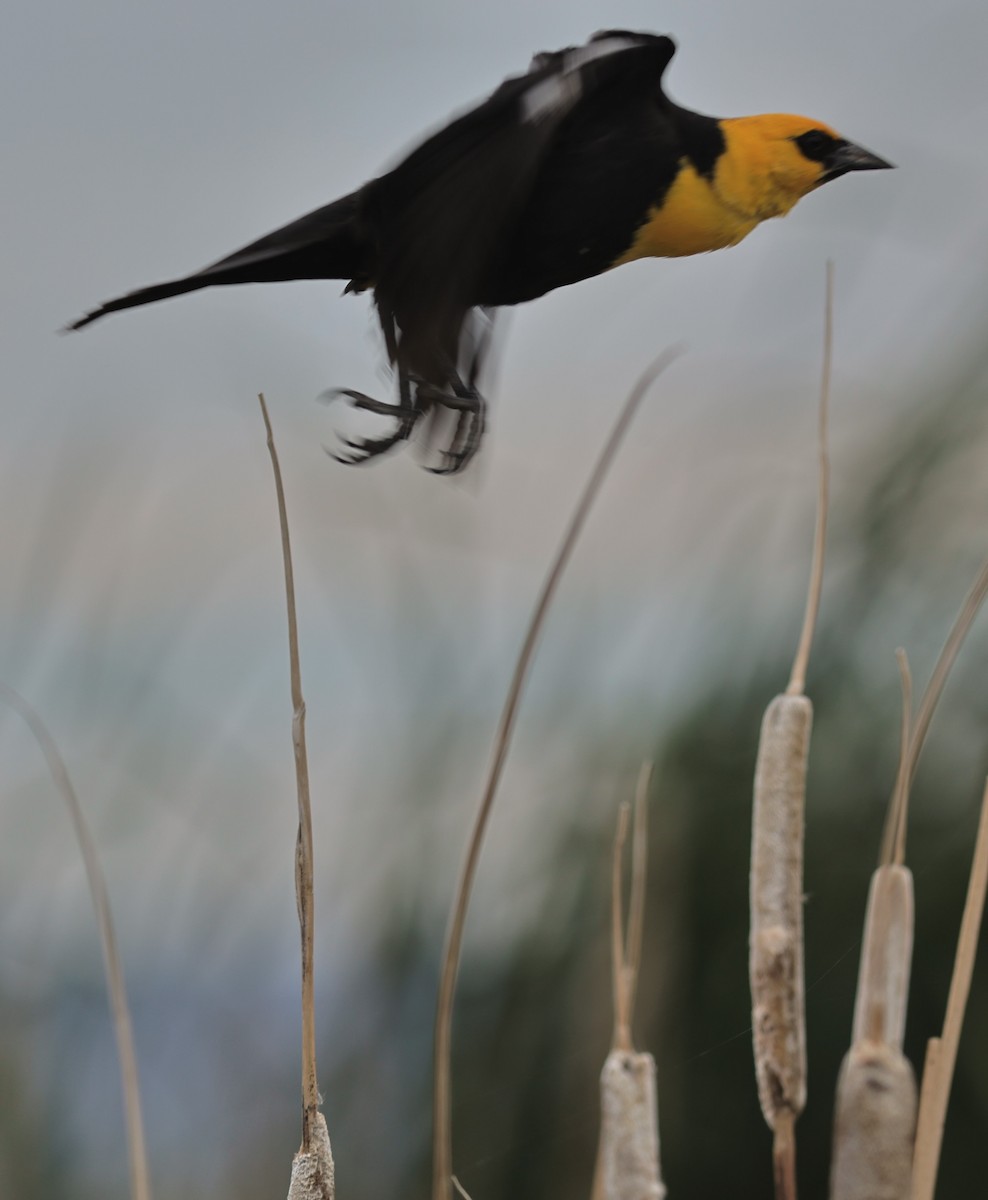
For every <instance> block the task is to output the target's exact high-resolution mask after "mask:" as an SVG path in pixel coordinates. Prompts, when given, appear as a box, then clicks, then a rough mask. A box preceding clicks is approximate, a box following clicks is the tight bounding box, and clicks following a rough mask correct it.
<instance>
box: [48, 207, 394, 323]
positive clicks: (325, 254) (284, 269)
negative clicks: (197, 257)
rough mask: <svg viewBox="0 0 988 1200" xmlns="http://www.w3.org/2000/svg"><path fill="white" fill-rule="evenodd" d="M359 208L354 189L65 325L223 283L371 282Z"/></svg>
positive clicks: (362, 283) (109, 301) (366, 242)
mask: <svg viewBox="0 0 988 1200" xmlns="http://www.w3.org/2000/svg"><path fill="white" fill-rule="evenodd" d="M357 212H358V206H357V193H355V192H354V193H351V194H350V195H349V196H343V197H342V198H341V199H339V200H336V201H334V202H333V203H332V204H327V205H326V206H325V207H323V208H319V209H316V211H315V212H311V213H309V214H308V215H307V216H304V217H300V218H299V219H298V220H297V221H293V222H292V223H291V224H290V225H285V226H283V227H282V228H281V229H276V230H275V231H274V233H269V234H268V235H267V236H266V237H263V238H261V239H260V240H259V241H256V242H251V244H250V245H249V246H244V248H243V249H242V250H238V251H237V252H236V253H235V254H231V255H229V256H228V257H227V258H222V259H220V261H219V262H216V263H213V264H212V265H211V266H208V267H205V268H203V270H201V271H197V272H196V273H195V274H193V275H186V276H185V277H184V278H182V279H172V280H169V281H168V282H167V283H156V284H152V285H151V286H150V287H144V288H139V289H138V290H137V291H136V292H128V293H127V294H126V295H125V296H118V297H117V298H116V299H115V300H108V301H107V302H106V304H101V305H100V307H99V308H96V309H93V311H92V312H89V313H86V315H85V316H84V317H80V318H79V320H78V321H73V322H72V323H71V324H70V325H68V326H66V328H67V329H82V328H83V327H84V326H85V325H89V324H90V323H91V322H92V321H95V320H98V319H99V318H100V317H105V316H106V315H107V313H113V312H120V310H121V309H124V308H135V307H137V306H138V305H141V304H153V303H154V301H156V300H165V299H167V298H168V297H169V296H180V295H182V294H183V293H184V292H195V291H198V290H199V288H204V287H213V286H218V285H223V284H233V283H271V282H275V281H278V280H288V279H347V280H350V281H353V282H354V283H355V284H356V285H357V286H358V287H363V286H366V284H367V283H369V282H371V280H370V274H371V268H372V264H371V261H370V251H369V243H368V240H367V239H366V237H365V236H362V234H361V230H360V223H359V220H358V216H357Z"/></svg>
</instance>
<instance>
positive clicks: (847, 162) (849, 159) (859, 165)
mask: <svg viewBox="0 0 988 1200" xmlns="http://www.w3.org/2000/svg"><path fill="white" fill-rule="evenodd" d="M894 166H895V164H894V163H890V162H888V161H887V160H886V159H884V158H879V157H878V155H877V154H872V152H871V151H870V150H865V148H864V147H863V146H855V144H854V143H853V142H842V143H841V145H839V146H837V147H836V148H835V149H834V150H833V151H831V153H830V154H828V155H827V157H826V158H825V159H824V161H823V176H822V177H821V179H820V182H821V183H826V182H827V181H828V180H831V179H837V178H838V177H839V176H841V175H846V174H847V172H848V171H882V170H885V169H886V168H888V167H894Z"/></svg>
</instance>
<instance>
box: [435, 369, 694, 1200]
mask: <svg viewBox="0 0 988 1200" xmlns="http://www.w3.org/2000/svg"><path fill="white" fill-rule="evenodd" d="M680 353H681V351H680V350H679V349H678V348H675V349H672V350H667V351H665V352H664V353H663V354H661V355H659V357H658V358H657V359H656V360H655V361H654V362H653V363H652V364H651V365H650V366H649V367H648V368H647V369H646V370H645V372H644V373H643V374H642V375H641V377H640V378H639V380H638V382H637V383H636V384H635V386H634V387H633V388H632V389H631V392H630V394H629V396H628V398H627V400H626V401H625V403H624V406H623V407H622V409H621V412H620V414H619V415H618V419H617V421H616V422H615V424H614V428H613V429H612V431H611V434H610V437H609V438H608V439H607V442H606V443H605V445H604V448H603V450H602V451H601V453H600V457H599V458H598V459H597V462H596V464H595V466H594V468H593V471H592V472H591V474H590V478H589V480H588V481H587V483H586V486H585V487H584V490H583V493H582V495H581V496H580V499H579V501H578V502H577V505H576V508H575V509H574V511H573V515H572V516H571V518H570V522H569V525H568V527H567V529H566V532H565V534H564V535H563V539H562V541H561V542H560V545H559V549H558V550H557V552H556V557H555V559H554V561H553V563H552V566H551V567H550V568H549V573H548V574H547V576H546V579H545V582H544V583H543V585H542V591H541V592H540V593H539V597H538V600H537V601H536V603H535V607H534V609H533V611H532V616H531V619H530V621H529V624H528V629H527V630H526V632H525V637H524V640H523V641H522V647H521V650H520V652H519V655H518V660H517V662H516V664H515V670H514V674H513V676H512V678H511V683H510V685H509V687H508V694H507V697H506V699H505V702H504V708H503V709H502V710H501V717H500V720H499V722H498V728H497V732H496V734H495V736H494V749H493V753H492V755H491V763H490V767H489V768H488V773H487V781H486V783H485V785H484V791H483V794H482V796H481V799H480V804H479V806H478V808H477V812H476V814H475V816H474V820H473V826H472V827H471V830H470V834H469V836H468V838H467V845H466V850H465V853H464V857H463V863H462V866H461V867H460V874H459V878H458V880H457V884H456V891H455V893H454V897H453V903H452V906H451V909H450V917H449V924H448V926H447V930H446V940H445V945H444V948H443V959H442V968H441V970H440V977H439V990H438V995H437V999H436V1023H435V1043H434V1051H433V1105H432V1197H433V1200H452V1180H453V1132H452V1070H451V1067H452V1062H451V1059H452V1037H453V998H454V994H455V991H456V978H457V974H458V973H459V968H460V957H461V954H462V949H463V930H464V927H465V925H466V918H467V909H468V908H469V905H470V896H471V894H472V892H473V883H474V879H475V877H476V874H477V866H478V863H479V862H480V851H481V847H482V845H483V841H484V834H485V832H486V830H487V824H488V821H489V820H490V815H491V811H492V809H493V806H494V797H495V795H496V794H497V788H498V784H499V783H500V780H501V774H502V772H503V770H504V763H505V760H506V759H507V756H508V749H509V747H510V745H511V738H512V734H513V733H514V727H515V721H516V719H517V715H518V705H519V703H520V701H521V696H522V692H523V690H524V687H525V682H526V680H527V679H528V673H529V670H530V669H531V665H532V659H533V656H534V654H535V647H536V645H537V643H538V640H539V635H540V634H541V632H542V628H543V626H544V624H545V618H546V614H547V612H548V610H549V606H550V604H551V602H552V599H553V596H554V595H555V593H556V589H557V588H558V586H559V581H560V579H561V578H562V575H563V572H564V570H565V569H566V565H567V563H568V562H569V560H570V557H571V556H572V553H573V548H574V546H575V545H576V542H577V539H578V538H579V536H580V532H581V531H582V529H583V526H584V524H585V523H586V519H587V516H588V515H589V513H590V510H591V508H592V507H593V504H594V501H595V500H596V498H597V496H598V494H599V492H600V488H601V485H602V484H603V482H604V479H605V478H606V476H607V472H608V470H609V469H610V466H611V464H612V462H613V461H614V457H615V455H616V454H617V451H618V449H619V447H620V445H621V442H622V441H623V440H624V436H625V434H626V433H627V431H628V428H629V426H630V425H631V422H632V420H633V418H634V416H635V413H636V412H637V411H638V408H639V407H640V405H641V402H642V400H644V398H645V395H646V393H647V392H648V389H649V388H650V387H651V385H652V384H653V383H654V382H655V380H656V379H657V378H658V377H659V375H661V374H662V372H663V371H665V369H666V368H667V367H668V366H669V365H670V364H671V363H672V362H673V361H674V360H675V358H677V357H678V355H679V354H680Z"/></svg>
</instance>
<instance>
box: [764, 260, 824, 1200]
mask: <svg viewBox="0 0 988 1200" xmlns="http://www.w3.org/2000/svg"><path fill="white" fill-rule="evenodd" d="M833 349H834V265H833V263H832V262H828V263H827V276H826V290H825V297H824V316H823V364H822V368H821V376H820V401H819V407H818V414H819V415H818V423H817V449H818V470H817V505H816V525H815V529H814V533H813V557H812V566H811V568H810V581H809V586H808V587H807V592H806V609H805V612H804V615H803V627H802V629H801V631H800V635H799V643H798V646H797V648H796V654H795V656H794V658H793V664H792V672H791V674H790V676H789V683H788V685H787V687H786V691H785V694H784V695H782V696H777V697H776V698H775V699H774V700H773V701H772V702H771V704H770V705H769V706H768V709H767V710H766V712H765V717H764V720H763V721H762V729H761V736H760V739H759V745H758V758H757V765H756V768H755V798H754V811H753V813H752V834H751V884H750V904H751V931H750V942H749V958H748V972H749V977H750V981H751V1009H752V1014H751V1024H752V1037H753V1041H754V1054H755V1077H756V1080H757V1083H758V1099H759V1102H760V1104H761V1108H762V1113H763V1115H764V1117H765V1120H766V1122H767V1123H768V1126H769V1128H770V1129H771V1130H772V1132H773V1148H772V1162H773V1174H774V1178H775V1195H776V1198H777V1200H795V1197H796V1134H795V1122H796V1118H797V1117H798V1116H799V1114H800V1113H801V1112H802V1111H803V1107H804V1105H805V1104H806V1015H805V1001H804V983H803V836H804V833H803V828H804V810H805V807H806V760H807V756H808V754H809V743H810V731H811V728H812V724H813V706H812V705H811V704H810V702H809V700H807V699H806V697H805V696H804V695H803V692H804V689H805V686H806V670H807V666H808V664H809V658H810V649H811V647H812V644H813V633H814V630H815V628H816V619H817V614H818V612H819V609H820V593H821V590H822V587H823V565H824V553H825V548H826V542H827V510H828V507H829V498H830V454H829V450H828V446H827V421H828V416H829V409H830V378H831V368H832V363H833Z"/></svg>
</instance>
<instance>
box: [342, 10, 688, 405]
mask: <svg viewBox="0 0 988 1200" xmlns="http://www.w3.org/2000/svg"><path fill="white" fill-rule="evenodd" d="M674 52H675V44H674V43H673V42H672V40H671V39H670V38H667V37H658V36H654V35H649V34H639V33H627V32H624V31H617V30H615V31H607V32H605V33H600V34H597V35H595V37H593V38H591V40H590V41H589V42H588V43H587V44H586V45H584V46H578V47H570V48H568V49H565V50H560V51H555V52H552V53H547V54H539V55H536V57H535V58H534V59H533V61H532V65H531V67H530V68H529V70H528V72H527V73H526V74H525V75H521V76H517V77H514V78H511V79H508V80H506V81H505V82H504V83H502V84H501V86H500V87H499V88H498V89H497V91H495V92H494V93H493V95H491V96H490V97H489V99H487V100H486V101H484V102H483V103H482V104H480V105H478V106H477V107H476V108H474V109H472V110H471V111H469V112H467V113H465V114H464V115H463V116H461V117H458V118H456V119H455V120H453V121H452V122H450V124H448V125H447V126H445V127H444V128H443V129H441V130H440V131H439V132H438V133H436V134H434V135H433V136H432V137H431V138H429V139H428V140H427V141H426V142H424V143H423V144H422V145H421V146H419V147H418V148H417V149H416V150H413V151H412V153H411V154H409V155H408V157H407V158H405V159H404V160H403V161H402V162H401V163H399V164H398V166H396V167H395V168H394V170H392V171H390V172H389V173H388V174H386V175H383V176H381V177H380V178H378V179H375V180H372V181H371V182H370V183H368V184H367V185H366V186H365V188H364V189H362V191H361V192H360V193H359V203H360V208H361V213H362V218H363V222H364V225H365V227H366V228H367V230H368V231H369V235H370V236H371V238H372V240H373V242H374V251H373V257H374V260H375V263H376V269H375V273H374V280H373V282H374V288H375V295H376V299H377V303H378V306H379V308H380V310H381V318H382V322H383V323H384V324H385V327H386V328H387V327H388V325H389V324H391V323H392V322H393V323H394V324H397V326H398V328H399V329H400V332H401V342H400V347H399V351H398V356H399V359H400V360H401V363H402V365H403V366H404V367H405V368H407V369H410V370H412V371H415V372H418V373H419V374H422V375H425V376H426V377H429V378H432V379H434V380H435V381H436V382H443V381H444V377H446V376H448V371H449V369H450V367H451V366H452V365H453V364H455V361H456V357H457V348H458V340H459V334H460V330H461V328H462V325H463V321H464V318H465V316H466V313H467V312H468V311H469V310H470V309H471V308H472V307H474V306H476V305H477V304H479V303H481V302H482V301H483V299H484V297H483V295H482V291H483V287H484V283H485V280H487V279H488V278H489V277H490V274H491V266H492V263H493V262H495V261H496V259H497V256H498V254H499V253H500V252H501V251H503V248H504V245H505V243H506V241H507V240H508V238H509V237H510V235H511V232H512V230H513V228H514V227H515V226H516V224H517V223H518V221H519V218H520V217H521V215H522V214H523V212H524V209H525V206H526V204H527V203H528V201H529V198H530V197H531V195H532V192H533V188H534V187H535V185H536V181H537V179H538V177H539V172H540V170H541V168H542V167H543V165H544V164H545V160H546V158H547V156H548V155H549V154H550V153H551V151H552V148H553V146H554V144H555V142H556V140H557V139H558V138H559V135H560V131H561V130H562V129H563V128H564V127H565V124H566V122H567V121H570V120H573V119H575V118H576V115H577V114H578V113H580V112H581V111H590V110H592V109H593V107H594V106H595V105H597V104H599V103H600V102H601V99H602V97H603V96H604V95H605V94H608V93H619V94H620V97H621V100H622V103H628V102H632V103H633V102H634V100H635V99H636V98H638V97H642V98H644V97H646V96H651V97H653V98H654V99H656V100H658V99H659V98H660V97H661V77H662V73H663V71H664V70H665V68H666V66H667V65H668V63H669V61H670V59H671V58H672V56H673V54H674Z"/></svg>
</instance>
